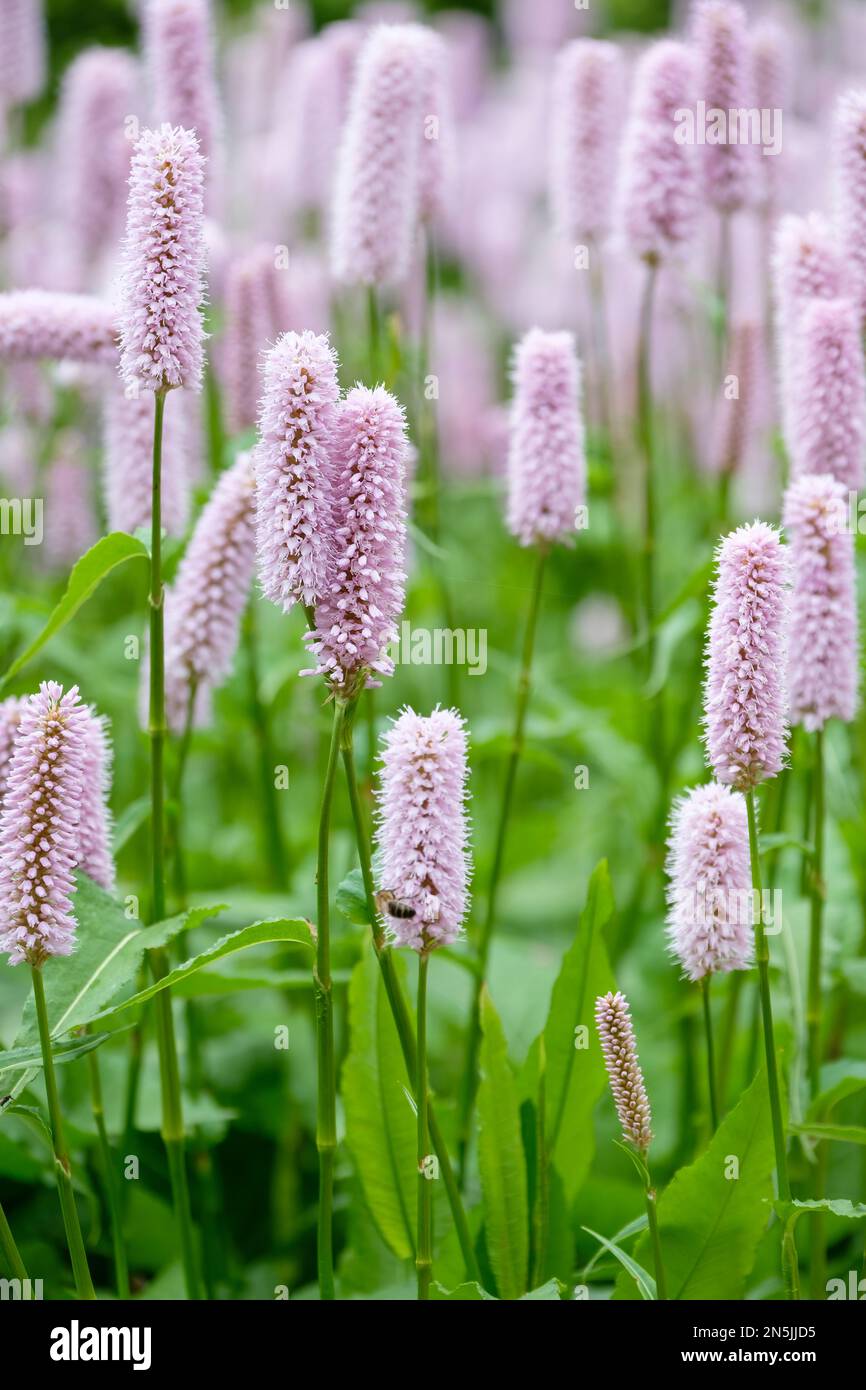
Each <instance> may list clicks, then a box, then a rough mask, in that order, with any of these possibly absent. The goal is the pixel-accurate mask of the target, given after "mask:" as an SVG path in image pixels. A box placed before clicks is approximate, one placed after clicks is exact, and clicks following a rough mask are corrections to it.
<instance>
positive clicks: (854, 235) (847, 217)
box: [833, 90, 866, 326]
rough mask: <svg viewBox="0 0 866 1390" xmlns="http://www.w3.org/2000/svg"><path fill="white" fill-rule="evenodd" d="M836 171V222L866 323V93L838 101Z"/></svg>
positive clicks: (835, 139) (854, 94)
mask: <svg viewBox="0 0 866 1390" xmlns="http://www.w3.org/2000/svg"><path fill="white" fill-rule="evenodd" d="M833 172H834V184H835V188H834V192H835V203H836V224H837V227H838V231H839V238H840V241H841V243H842V249H843V253H844V256H845V260H846V262H847V264H848V265H849V267H850V273H851V278H852V282H853V293H854V298H855V301H856V305H857V312H858V315H859V320H860V324H861V326H862V324H863V323H864V322H866V250H864V248H863V236H862V229H863V218H864V217H866V92H864V91H863V90H857V91H852V92H845V93H844V94H843V95H842V96H841V97H840V98H839V100H838V102H837V103H836V110H835V113H834V122H833Z"/></svg>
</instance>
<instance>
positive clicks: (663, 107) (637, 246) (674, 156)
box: [617, 39, 699, 262]
mask: <svg viewBox="0 0 866 1390" xmlns="http://www.w3.org/2000/svg"><path fill="white" fill-rule="evenodd" d="M694 76H695V74H694V66H693V60H692V55H691V53H690V52H689V50H688V48H686V46H685V44H682V43H678V42H677V41H676V40H674V39H661V40H660V41H659V42H657V43H654V44H652V45H651V46H650V47H649V48H648V49H647V51H646V53H644V55H643V56H642V57H641V58H640V60H639V62H638V65H637V69H636V72H635V77H634V92H633V95H632V100H631V108H630V112H629V118H628V123H627V125H626V131H625V135H624V137H623V152H622V160H621V165H620V178H619V186H618V190H617V223H618V224H619V226H620V227H621V229H622V233H623V235H624V238H625V241H626V242H627V244H628V245H629V246H630V247H631V249H632V251H633V252H634V253H635V255H637V256H641V257H643V258H644V259H645V260H649V261H653V262H655V261H660V260H667V259H670V258H671V257H673V256H675V255H676V254H677V253H679V252H681V251H682V249H683V247H684V246H685V245H686V244H687V243H688V242H689V241H691V239H692V237H693V236H694V232H695V228H696V225H697V219H698V212H699V189H698V169H697V160H696V150H695V148H694V146H692V145H690V144H687V143H684V144H681V143H680V142H679V141H678V140H677V138H676V134H677V128H676V113H677V112H678V111H681V110H682V109H684V108H685V107H687V106H689V105H690V104H691V100H692V95H693V86H694Z"/></svg>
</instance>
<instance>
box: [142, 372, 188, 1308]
mask: <svg viewBox="0 0 866 1390" xmlns="http://www.w3.org/2000/svg"><path fill="white" fill-rule="evenodd" d="M165 397H166V393H165V391H164V390H161V391H157V392H156V393H155V395H154V406H155V409H154V421H153V481H152V504H151V528H150V715H149V719H148V733H149V735H150V806H151V814H150V840H151V870H152V909H151V911H152V918H153V921H154V922H161V921H162V919H163V918H164V917H165V770H164V758H165V738H166V724H165V633H164V624H163V619H164V612H165V605H164V590H163V584H162V423H163V415H164V411H165ZM150 962H151V970H152V972H153V974H154V977H155V978H156V979H160V978H161V977H162V976H163V975H165V974H167V972H168V962H167V959H166V955H165V951H164V949H163V948H160V949H159V950H155V951H151V953H150ZM153 1007H154V1013H155V1014H156V1037H157V1046H158V1049H159V1070H160V1079H161V1084H162V1138H163V1142H164V1144H165V1149H166V1155H167V1158H168V1169H169V1177H170V1179H171V1194H172V1202H173V1205H174V1212H175V1217H176V1220H177V1224H178V1231H179V1234H180V1244H181V1254H182V1259H183V1269H184V1281H185V1284H186V1293H187V1297H188V1298H190V1299H197V1298H199V1297H200V1292H199V1279H198V1268H197V1260H196V1250H195V1239H194V1236H193V1229H192V1212H191V1210H190V1202H189V1186H188V1183H187V1175H186V1140H185V1134H184V1125H183V1105H182V1101H181V1090H180V1066H179V1064H178V1059H177V1043H176V1041H175V1036H174V1018H173V1016H172V1011H171V991H170V990H168V989H161V990H160V991H159V993H158V994H157V995H156V996H155V998H154V1004H153Z"/></svg>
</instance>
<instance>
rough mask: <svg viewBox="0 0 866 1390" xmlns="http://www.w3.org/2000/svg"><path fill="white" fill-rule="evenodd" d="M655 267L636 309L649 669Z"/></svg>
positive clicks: (652, 619)
mask: <svg viewBox="0 0 866 1390" xmlns="http://www.w3.org/2000/svg"><path fill="white" fill-rule="evenodd" d="M657 278H658V270H657V267H656V266H655V264H654V263H650V264H648V265H647V268H646V278H645V280H644V289H643V298H642V300H641V309H640V334H639V338H638V363H637V383H638V385H637V428H638V446H639V449H640V453H641V461H642V464H643V485H644V495H643V504H644V505H643V547H642V557H643V594H642V598H643V619H644V637H645V640H646V668H647V673H648V674H649V673H651V672H652V669H653V664H654V662H655V633H654V624H655V546H656V534H655V531H656V489H655V468H654V459H653V421H652V406H653V403H652V374H651V369H652V330H653V306H654V303H655V289H656V281H657Z"/></svg>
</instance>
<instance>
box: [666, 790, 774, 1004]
mask: <svg viewBox="0 0 866 1390" xmlns="http://www.w3.org/2000/svg"><path fill="white" fill-rule="evenodd" d="M668 846H669V853H668V860H667V872H668V877H669V879H670V885H669V887H668V894H667V896H668V927H667V937H668V943H669V946H670V950H671V953H672V954H673V955H674V956H676V958H677V960H678V961H679V962H680V965H681V966H682V969H683V974H684V975H685V976H686V978H687V979H689V980H701V979H703V978H704V976H705V975H711V974H715V973H717V972H719V973H722V972H725V971H729V970H747V969H748V968H749V966H750V965H751V963H752V942H753V936H752V915H753V914H752V898H751V889H752V868H751V860H750V858H749V826H748V820H747V816H746V803H745V801H744V800H743V797H742V796H741V794H740V793H739V792H734V791H731V789H730V787H721V786H719V785H718V783H717V782H710V784H709V785H708V786H705V787H693V788H692V790H691V791H689V792H686V794H685V795H684V796H682V797H680V798H679V800H678V801H676V802H675V804H674V809H673V813H672V815H671V836H670V840H669V841H668Z"/></svg>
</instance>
